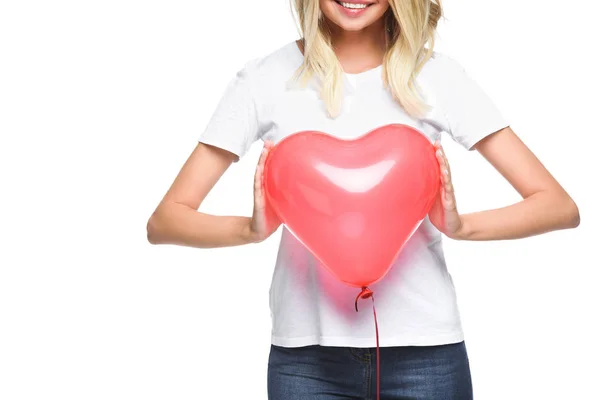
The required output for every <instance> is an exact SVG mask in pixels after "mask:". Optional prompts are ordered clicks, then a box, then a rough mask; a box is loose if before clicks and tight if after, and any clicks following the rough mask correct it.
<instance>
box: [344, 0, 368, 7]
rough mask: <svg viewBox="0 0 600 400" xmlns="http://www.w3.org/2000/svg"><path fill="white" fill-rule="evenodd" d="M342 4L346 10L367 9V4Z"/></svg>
mask: <svg viewBox="0 0 600 400" xmlns="http://www.w3.org/2000/svg"><path fill="white" fill-rule="evenodd" d="M340 4H341V5H343V6H344V7H346V8H366V7H367V5H366V4H356V3H344V2H343V1H342V2H340Z"/></svg>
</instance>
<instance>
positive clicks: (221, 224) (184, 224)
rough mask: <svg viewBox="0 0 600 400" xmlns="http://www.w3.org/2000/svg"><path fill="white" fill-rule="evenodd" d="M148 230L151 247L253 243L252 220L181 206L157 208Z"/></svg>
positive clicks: (226, 245)
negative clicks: (152, 245)
mask: <svg viewBox="0 0 600 400" xmlns="http://www.w3.org/2000/svg"><path fill="white" fill-rule="evenodd" d="M147 229H148V241H149V242H150V243H152V244H174V245H180V246H188V247H198V248H213V247H228V246H239V245H242V244H247V243H251V242H252V238H251V235H250V218H249V217H237V216H216V215H211V214H205V213H202V212H199V211H196V210H194V209H192V208H190V207H188V206H185V205H183V204H178V203H170V204H164V205H161V206H160V207H159V208H157V210H156V211H155V212H154V214H153V215H152V216H151V217H150V219H149V221H148V227H147Z"/></svg>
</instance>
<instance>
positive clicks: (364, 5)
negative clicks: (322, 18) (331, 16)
mask: <svg viewBox="0 0 600 400" xmlns="http://www.w3.org/2000/svg"><path fill="white" fill-rule="evenodd" d="M335 2H336V3H338V4H339V5H340V6H342V7H344V8H347V9H349V10H364V9H365V8H367V7H369V6H372V5H373V3H346V2H344V1H338V0H335Z"/></svg>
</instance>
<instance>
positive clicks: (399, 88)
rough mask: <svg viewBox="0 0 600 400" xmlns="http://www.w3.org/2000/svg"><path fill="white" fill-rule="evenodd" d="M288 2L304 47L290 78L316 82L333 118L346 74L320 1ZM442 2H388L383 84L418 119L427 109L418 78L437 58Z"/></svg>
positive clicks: (304, 83)
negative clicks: (438, 24)
mask: <svg viewBox="0 0 600 400" xmlns="http://www.w3.org/2000/svg"><path fill="white" fill-rule="evenodd" d="M290 1H291V3H290V4H291V6H292V7H293V8H294V10H295V13H296V16H297V22H298V23H299V26H298V28H299V30H300V34H301V38H302V41H303V44H304V62H303V63H302V65H301V66H300V67H299V68H298V70H297V71H296V73H295V74H294V76H293V77H292V79H293V80H294V81H295V82H298V81H299V82H300V83H301V85H302V86H305V85H306V83H307V82H308V80H309V79H310V78H311V77H313V76H316V77H318V78H319V80H320V81H321V88H320V91H321V92H320V95H321V98H322V99H323V101H324V103H325V107H326V109H327V112H328V114H329V116H330V117H335V116H337V115H339V112H340V110H341V102H342V79H343V69H342V66H341V64H340V62H339V60H338V58H337V56H336V55H335V53H334V51H333V47H332V45H331V35H330V32H329V30H328V28H327V25H326V21H325V19H324V16H323V15H322V12H321V9H320V7H319V0H290ZM440 1H441V0H389V4H390V7H389V9H388V10H387V11H386V13H385V14H384V17H383V18H385V29H386V35H387V36H386V37H387V50H386V52H385V56H384V60H383V65H382V70H383V71H382V72H383V75H382V78H383V82H384V84H385V85H386V87H387V88H388V89H389V90H390V93H391V95H392V97H393V98H394V100H396V101H397V102H398V103H399V104H400V105H401V106H402V107H403V109H404V110H405V111H406V112H407V113H408V114H409V115H411V116H414V117H418V116H421V115H422V114H423V113H424V112H425V111H426V110H427V109H428V108H429V106H428V105H427V104H425V103H424V101H423V99H422V98H421V97H420V93H419V87H418V85H417V83H416V79H415V77H416V76H417V74H418V73H419V71H420V70H421V68H422V67H423V65H424V64H425V63H426V62H427V60H429V58H431V55H432V53H433V46H434V42H435V34H436V28H437V23H438V21H439V19H440V18H441V17H442V6H441V2H440ZM427 44H429V46H428V47H426V45H427Z"/></svg>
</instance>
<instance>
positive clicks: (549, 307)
mask: <svg viewBox="0 0 600 400" xmlns="http://www.w3.org/2000/svg"><path fill="white" fill-rule="evenodd" d="M570 4H573V5H570ZM575 4H576V5H575ZM445 9H446V15H447V17H448V20H446V21H442V22H441V23H440V29H439V33H440V41H439V42H438V44H437V50H438V51H443V52H446V53H448V54H450V55H451V56H453V57H455V58H456V59H457V60H459V61H460V62H461V63H462V64H463V65H464V66H465V67H466V68H467V70H468V71H469V72H470V73H471V75H472V76H473V77H474V78H475V79H476V80H477V81H478V82H479V83H480V85H481V86H482V87H483V88H484V89H485V90H486V91H487V92H488V93H489V95H490V96H491V97H492V98H493V99H494V101H495V102H496V103H497V105H498V106H499V107H500V109H501V110H502V111H503V112H504V113H505V115H506V116H507V118H508V119H509V120H510V121H511V124H512V127H513V129H514V130H515V131H516V132H517V133H518V134H519V135H520V136H521V138H522V139H523V140H524V141H525V142H526V143H527V144H528V145H529V146H530V147H531V148H532V149H533V150H534V151H535V153H536V154H537V155H538V156H539V158H540V159H541V160H542V161H543V162H544V164H545V165H546V166H547V167H548V168H549V169H550V171H551V172H552V173H553V174H554V175H555V176H556V177H557V178H558V179H559V181H560V182H561V183H562V184H563V185H564V186H565V187H566V189H567V190H568V191H569V192H570V193H571V195H572V196H573V197H574V199H575V200H576V202H577V203H578V205H579V207H580V211H581V220H582V223H581V226H580V227H579V228H577V229H576V230H571V231H563V232H554V233H550V234H546V235H543V236H539V237H535V238H529V239H524V240H519V241H512V242H487V243H466V242H453V241H450V240H446V241H445V242H444V243H445V251H446V254H447V259H448V264H449V268H450V271H451V273H452V275H453V277H454V280H455V284H456V286H457V290H458V295H459V303H460V307H461V311H462V318H463V322H464V328H465V332H466V338H467V339H466V340H467V346H468V350H469V355H470V359H471V366H472V373H473V382H474V388H475V396H476V399H484V400H495V399H498V400H506V399H511V400H519V399H526V400H531V399H544V400H546V399H600V388H599V386H598V382H597V379H598V373H599V372H600V371H599V370H600V367H599V366H598V359H599V358H600V345H599V344H598V340H599V339H600V328H599V326H598V318H599V317H598V315H599V311H598V305H600V295H599V291H598V288H597V285H598V282H599V278H600V273H599V272H598V267H600V262H599V261H598V257H597V255H598V246H599V244H598V239H599V236H598V232H597V230H596V228H597V226H598V223H599V222H600V215H599V212H598V206H597V204H598V200H599V199H598V196H597V195H596V193H597V187H596V186H595V184H597V182H598V174H597V166H598V161H597V160H598V145H599V144H600V141H599V139H598V134H599V130H598V118H597V115H598V110H597V107H598V106H599V104H598V93H599V91H600V83H599V79H598V71H599V70H600V63H599V61H598V58H597V51H596V50H594V49H596V48H597V46H598V37H599V35H598V31H597V28H595V27H596V26H597V15H598V12H600V8H599V7H598V5H597V3H596V2H595V1H591V0H589V1H580V2H573V3H565V2H548V1H544V2H542V1H533V0H532V1H523V0H503V1H501V2H498V1H491V0H448V1H446V2H445ZM296 38H297V33H296V28H295V25H294V22H293V19H292V15H291V13H290V10H289V6H288V3H287V1H286V0H268V1H266V0H261V1H241V0H229V1H214V2H204V1H203V2H198V1H168V2H167V1H149V0H146V1H139V0H138V1H134V0H119V1H116V0H105V1H64V0H62V1H8V0H6V1H2V2H1V8H0V133H1V135H2V137H1V139H2V140H1V142H0V167H1V169H0V171H1V172H0V173H1V176H2V179H1V183H2V185H1V190H2V196H1V198H0V199H1V200H0V204H1V208H0V213H1V216H0V217H1V220H0V223H1V227H2V229H1V230H0V235H1V236H0V239H1V242H0V243H1V244H0V246H1V252H0V265H1V272H0V398H1V399H3V400H16V399H35V400H43V399H61V400H67V399H77V400H80V399H86V400H87V399H111V400H117V399H144V400H151V399H179V400H185V399H207V398H210V399H214V398H225V399H265V398H266V367H267V364H266V363H267V357H268V350H269V340H270V337H269V335H270V319H269V318H270V317H269V310H268V301H267V295H268V288H269V284H270V280H271V273H272V268H273V265H274V261H275V254H276V250H277V244H278V240H279V235H280V232H277V233H276V234H275V235H274V236H273V237H271V238H270V239H269V240H268V241H266V242H264V243H261V244H258V245H251V246H243V247H238V248H228V249H218V250H199V249H192V248H183V247H176V246H151V245H150V244H148V243H147V241H146V231H145V229H146V221H147V219H148V217H149V216H150V214H151V212H152V211H153V210H154V208H155V206H156V205H157V204H158V202H159V200H160V199H161V197H162V195H163V194H164V193H165V191H166V190H167V189H168V187H169V185H170V183H171V182H172V180H173V178H174V177H175V175H176V173H177V172H178V170H179V168H180V167H181V165H182V164H183V162H184V161H185V159H186V157H187V156H188V155H189V153H190V151H191V150H192V149H193V147H194V146H195V144H196V137H197V136H198V134H199V133H200V131H201V130H202V129H203V127H204V125H205V124H206V123H207V122H208V119H209V117H210V115H211V113H212V111H213V110H214V107H215V106H216V103H217V101H218V99H219V97H220V96H221V94H222V93H223V90H224V88H225V85H226V83H227V81H228V80H229V79H230V78H231V77H232V76H233V74H234V73H235V72H236V71H237V70H238V69H239V68H240V67H241V66H243V64H244V63H245V61H246V60H248V59H250V58H254V57H257V56H260V55H264V54H267V53H269V52H271V51H273V50H275V49H276V48H278V47H279V46H282V45H284V44H285V43H287V42H289V41H291V40H294V39H296ZM298 112H301V111H300V110H299V111H298ZM444 144H445V146H446V150H447V152H448V154H449V158H450V162H451V164H452V167H453V176H454V179H455V185H456V190H457V192H458V201H459V208H460V210H461V211H463V212H468V211H474V210H480V209H484V208H491V207H498V206H503V205H507V204H509V203H511V202H514V201H517V200H518V199H519V198H518V196H517V194H516V192H515V191H514V190H513V189H512V188H511V187H510V186H509V185H508V184H507V183H506V182H504V181H503V179H502V178H501V177H500V176H499V174H498V173H497V172H495V171H494V170H493V168H492V167H490V166H489V165H488V164H487V163H486V162H485V160H484V159H483V158H482V157H481V156H480V155H478V154H477V153H468V152H466V151H464V150H462V149H461V148H460V147H458V145H456V144H455V143H453V142H451V141H450V140H448V139H446V140H445V142H444ZM260 147H261V144H260V143H259V142H257V143H255V145H254V146H253V147H252V150H251V152H250V153H249V154H248V155H247V156H246V157H244V158H243V159H242V160H241V161H240V162H239V163H238V164H236V165H234V166H233V167H232V168H231V169H230V170H229V171H228V172H227V173H226V175H225V176H224V178H223V179H222V180H221V181H220V182H219V183H218V185H217V187H216V188H215V189H214V191H213V192H211V194H210V195H209V197H208V199H207V200H206V202H205V203H204V204H203V205H202V206H201V209H202V210H203V211H207V212H211V213H215V214H233V215H250V212H251V207H252V200H251V195H252V175H253V173H254V166H255V164H256V162H257V160H258V155H259V151H260Z"/></svg>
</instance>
